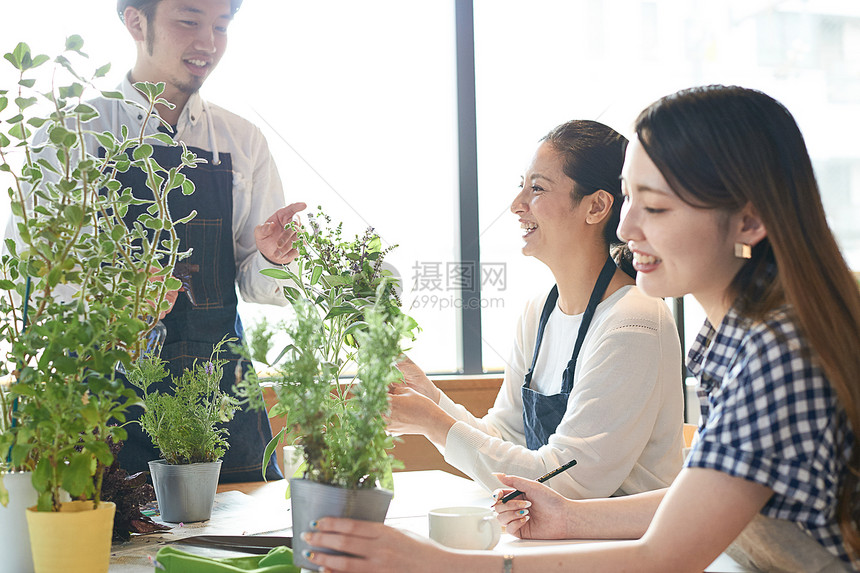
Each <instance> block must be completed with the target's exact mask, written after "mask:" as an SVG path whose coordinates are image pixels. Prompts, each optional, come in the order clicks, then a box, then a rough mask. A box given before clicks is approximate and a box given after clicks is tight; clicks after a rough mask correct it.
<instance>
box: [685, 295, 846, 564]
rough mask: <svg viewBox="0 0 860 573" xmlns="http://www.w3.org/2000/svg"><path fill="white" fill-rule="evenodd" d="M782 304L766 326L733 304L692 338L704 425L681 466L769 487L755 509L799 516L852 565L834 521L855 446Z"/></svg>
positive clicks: (691, 364)
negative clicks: (840, 440) (715, 325)
mask: <svg viewBox="0 0 860 573" xmlns="http://www.w3.org/2000/svg"><path fill="white" fill-rule="evenodd" d="M810 353H811V351H810V349H809V346H808V345H807V344H806V342H805V340H804V339H803V337H802V336H801V335H800V333H799V332H798V331H797V328H796V326H795V323H794V321H793V319H792V318H791V316H790V313H789V312H788V309H787V308H783V309H781V310H780V311H777V312H775V313H773V314H772V315H770V316H769V318H768V320H766V321H765V322H752V321H750V320H748V319H744V318H742V317H740V316H739V315H738V314H737V312H735V311H734V310H730V311H729V312H728V314H726V317H725V318H724V319H723V322H722V324H720V327H719V330H715V329H714V328H713V326H712V325H711V324H710V322H708V321H705V325H704V326H703V327H702V330H701V331H700V332H699V335H698V336H697V337H696V342H695V343H694V344H693V346H692V347H691V348H690V352H689V354H688V356H687V367H688V368H689V369H690V371H691V372H692V373H693V375H694V376H696V377H697V378H698V380H699V396H700V399H701V402H702V420H703V421H702V425H701V427H700V428H699V441H698V443H697V444H696V446H695V447H694V449H693V451H692V452H691V453H690V455H689V456H688V458H687V461H686V462H685V465H686V466H687V467H698V468H709V469H714V470H718V471H721V472H725V473H727V474H729V475H731V476H736V477H741V478H744V479H748V480H750V481H753V482H756V483H760V484H762V485H765V486H767V487H769V488H770V489H772V490H773V492H774V494H773V496H772V497H771V498H770V499H769V500H768V502H767V504H766V505H765V506H764V508H763V509H762V510H761V513H762V514H763V515H765V516H767V517H772V518H777V519H785V520H789V521H793V522H796V523H797V524H798V525H800V527H801V528H802V529H803V530H804V531H806V532H807V533H808V534H809V535H810V536H812V537H813V538H814V539H815V540H816V541H818V543H820V544H821V545H823V546H824V547H825V548H827V549H828V550H829V551H830V552H831V553H833V554H835V555H838V556H839V557H840V558H842V559H843V560H845V561H846V562H849V560H848V556H847V555H846V552H845V548H844V546H843V543H842V534H841V533H840V531H839V525H838V523H837V520H836V505H837V486H838V483H839V476H840V475H841V474H842V472H843V470H844V469H845V466H846V464H847V460H848V457H849V453H850V449H851V446H852V444H853V436H852V434H851V432H845V434H846V435H845V436H844V440H843V441H844V445H843V447H842V448H838V447H837V443H838V438H839V436H840V433H841V432H842V431H844V429H846V428H847V427H848V426H847V423H846V422H845V415H844V410H843V409H842V408H841V406H840V405H839V403H838V401H837V396H836V392H835V391H834V390H833V389H832V388H831V386H830V384H829V383H828V382H827V379H826V378H825V377H824V373H823V372H822V370H821V369H820V368H818V367H817V366H816V365H815V364H814V363H813V361H812V360H811V359H810Z"/></svg>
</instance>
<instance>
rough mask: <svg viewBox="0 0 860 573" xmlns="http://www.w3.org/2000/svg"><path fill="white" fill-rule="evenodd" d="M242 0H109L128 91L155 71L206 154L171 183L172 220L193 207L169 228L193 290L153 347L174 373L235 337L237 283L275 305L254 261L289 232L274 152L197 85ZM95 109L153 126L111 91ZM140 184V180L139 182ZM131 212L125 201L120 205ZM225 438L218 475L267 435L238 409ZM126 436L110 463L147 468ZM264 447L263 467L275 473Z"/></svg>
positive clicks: (184, 134)
mask: <svg viewBox="0 0 860 573" xmlns="http://www.w3.org/2000/svg"><path fill="white" fill-rule="evenodd" d="M241 4H242V0H118V1H117V11H118V13H119V16H120V19H121V20H122V21H123V23H124V24H125V27H126V28H127V30H128V32H129V34H131V37H132V38H133V39H134V41H135V43H136V45H137V59H136V62H135V65H134V68H132V70H131V71H130V72H129V73H128V76H127V77H126V79H125V81H123V83H122V86H121V88H120V89H121V91H122V93H123V94H124V96H125V99H127V100H134V101H138V102H140V103H145V101H146V100H145V98H144V97H143V95H142V94H140V93H139V92H138V91H137V90H136V89H135V88H134V87H133V86H134V83H135V82H141V81H148V82H152V83H157V82H164V83H165V91H164V94H163V96H162V97H164V98H165V99H166V100H168V101H169V102H171V103H172V104H174V105H175V106H176V107H175V108H173V109H168V108H167V107H165V106H157V109H156V111H157V113H158V114H159V116H160V117H161V119H162V120H164V122H166V123H167V124H169V125H170V126H172V128H173V134H172V135H173V137H174V138H175V139H176V140H178V141H182V142H184V143H185V144H186V145H187V146H188V148H189V149H191V150H192V151H194V153H195V154H197V156H198V157H200V158H203V159H205V160H206V162H205V163H202V164H200V165H198V166H197V167H196V168H195V169H187V170H184V171H183V173H184V174H185V176H186V177H188V178H189V179H191V180H192V181H193V182H194V184H195V188H196V190H195V192H194V193H193V194H192V195H189V196H185V195H182V194H179V193H174V194H172V195H171V197H170V209H171V212H172V215H173V218H174V219H178V218H180V217H184V216H185V215H187V214H188V213H190V212H191V211H194V210H196V211H197V216H196V217H195V218H194V219H193V220H192V221H190V222H189V223H187V224H186V225H183V226H182V228H180V229H178V231H179V233H180V237H181V240H182V245H181V248H182V249H183V250H185V249H192V250H193V252H192V255H191V257H190V258H188V259H185V261H183V262H186V263H188V266H187V268H188V269H190V270H191V285H192V290H193V293H194V298H195V303H196V304H195V305H192V304H191V303H190V301H189V298H188V297H185V296H180V297H179V298H178V299H177V301H176V303H175V305H174V307H173V309H172V310H171V312H170V313H169V314H168V315H167V316H166V317H164V318H163V322H164V324H165V325H166V326H167V339H166V341H165V343H164V348H163V350H162V355H161V356H162V358H163V359H165V360H166V361H167V362H168V365H169V370H170V373H171V374H172V375H174V376H178V375H180V374H181V372H182V371H183V370H184V369H185V368H187V367H190V366H191V365H192V363H193V362H194V360H195V359H196V360H201V361H206V360H208V359H209V356H210V354H211V352H212V347H213V345H214V344H215V343H217V342H218V341H220V340H221V339H222V337H224V336H225V335H231V336H233V337H237V338H239V339H240V340H241V339H242V337H243V330H242V323H241V321H240V319H239V315H238V313H237V310H236V304H237V296H236V285H237V284H238V286H239V290H240V291H241V293H242V298H243V299H244V300H246V301H248V302H256V303H268V304H275V305H284V304H286V300H285V299H284V296H283V294H282V292H281V284H280V283H279V281H276V280H274V279H271V278H268V277H266V276H264V275H261V274H260V271H261V270H262V269H265V268H267V267H273V266H279V265H282V264H286V263H288V262H290V261H292V260H293V259H294V258H295V257H296V255H297V252H296V250H295V249H293V248H292V243H293V241H294V240H295V237H296V236H295V233H294V232H293V231H289V230H285V229H284V227H285V225H286V224H287V223H289V222H290V221H291V220H292V219H293V216H294V215H295V214H296V213H297V212H298V211H301V210H302V209H304V208H305V207H306V205H305V204H304V203H293V204H291V205H289V206H286V207H285V206H284V194H283V189H282V187H281V181H280V177H279V176H278V172H277V169H276V167H275V163H274V161H273V159H272V156H271V154H270V152H269V149H268V146H267V144H266V140H265V138H264V137H263V135H262V133H261V132H260V130H259V129H258V128H257V127H256V126H254V125H253V124H251V123H249V122H248V121H246V120H244V119H242V118H240V117H238V116H236V115H234V114H232V113H230V112H228V111H226V110H224V109H222V108H219V107H217V106H214V105H211V104H208V103H207V102H206V101H204V100H203V99H202V98H201V97H200V94H199V93H198V91H199V89H200V87H201V86H202V85H203V83H204V82H205V81H206V78H208V77H209V74H210V73H212V70H213V69H215V66H217V65H218V62H219V61H220V60H221V57H222V56H223V54H224V50H225V48H226V45H227V28H228V26H229V25H230V22H231V21H232V19H233V15H234V14H235V13H236V11H237V10H238V9H239V7H240V5H241ZM94 106H95V107H96V108H97V109H98V111H99V113H100V117H99V118H98V119H97V120H95V121H94V122H93V124H92V128H93V129H95V130H110V131H112V132H114V133H118V131H119V130H120V126H121V125H125V126H128V128H129V130H130V132H131V133H138V132H139V131H140V129H141V127H142V124H143V123H144V122H145V123H146V127H145V129H146V131H147V132H148V133H153V132H155V131H156V130H158V129H162V130H164V129H165V128H164V127H163V125H161V124H160V123H159V121H158V120H157V118H147V117H144V115H145V114H144V113H143V112H141V111H140V109H139V108H137V107H135V106H131V105H128V104H124V103H123V102H122V101H120V100H107V99H104V100H97V101H96V102H94ZM154 155H155V158H156V159H157V160H158V161H159V163H160V164H161V165H162V166H164V167H170V166H174V165H179V164H180V158H179V157H180V150H179V149H178V148H176V147H156V148H155V153H154ZM132 171H133V170H130V171H129V172H128V173H125V174H123V175H124V177H123V178H122V181H123V184H124V185H126V186H131V187H132V189H134V190H135V192H144V191H145V189H146V188H145V185H144V182H143V177H142V175H141V174H139V173H132ZM138 190H141V191H138ZM135 215H136V213H134V212H132V211H131V209H130V210H129V216H135ZM222 358H228V359H230V362H229V363H228V364H227V365H226V366H225V367H224V378H223V379H222V381H221V386H222V388H224V389H226V390H229V389H230V388H231V387H232V385H233V383H234V382H235V380H236V371H235V367H236V361H237V360H238V356H237V355H235V354H232V353H229V351H228V353H227V355H222ZM227 427H228V429H229V432H230V436H229V442H230V448H229V450H228V451H227V454H226V455H225V456H224V461H223V465H222V469H221V481H222V482H224V481H231V482H236V481H255V480H259V479H260V476H261V461H262V457H263V451H264V449H265V446H266V444H267V443H268V441H269V440H270V439H271V437H272V432H271V427H270V425H269V421H268V418H267V417H266V415H265V413H262V414H260V413H257V412H250V411H247V412H246V411H241V412H237V413H236V416H235V418H234V419H233V421H232V422H231V423H230V424H228V426H227ZM127 428H128V432H129V437H128V440H127V442H126V443H125V446H124V447H123V449H122V451H121V452H120V456H119V459H120V463H121V464H122V466H123V467H124V468H125V469H126V470H128V471H129V472H134V471H140V470H145V469H147V462H148V461H149V460H153V459H156V458H157V457H158V455H157V454H156V451H155V450H154V448H152V446H151V445H150V441H149V439H148V438H147V437H146V436H145V435H144V434H143V433H142V432H141V431H140V428H139V426H138V425H137V424H129V426H127ZM274 459H275V458H274V456H272V457H271V458H270V463H269V465H268V467H267V470H266V477H267V478H270V479H273V478H279V477H281V472H280V469H279V468H278V467H277V463H275V462H274Z"/></svg>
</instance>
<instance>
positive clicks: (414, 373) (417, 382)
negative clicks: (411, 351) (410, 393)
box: [392, 356, 442, 404]
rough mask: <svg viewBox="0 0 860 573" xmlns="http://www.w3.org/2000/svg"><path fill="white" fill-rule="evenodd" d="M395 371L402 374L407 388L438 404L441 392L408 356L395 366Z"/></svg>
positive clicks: (395, 386)
mask: <svg viewBox="0 0 860 573" xmlns="http://www.w3.org/2000/svg"><path fill="white" fill-rule="evenodd" d="M397 369H398V370H400V372H402V373H403V383H404V385H405V386H406V387H407V388H412V389H413V390H415V391H416V392H418V393H419V394H423V395H425V396H427V397H428V398H430V399H431V400H432V401H433V402H434V403H436V404H438V403H439V397H440V396H441V394H442V392H441V391H440V390H439V388H437V387H436V385H435V384H433V382H432V381H431V380H430V379H429V378H427V375H426V374H424V371H423V370H421V368H419V367H418V365H417V364H415V363H414V362H412V360H410V359H409V357H408V356H407V357H404V359H403V360H401V361H400V362H399V363H398V364H397ZM401 386H402V385H401ZM397 387H398V386H397V385H396V384H394V385H392V388H397Z"/></svg>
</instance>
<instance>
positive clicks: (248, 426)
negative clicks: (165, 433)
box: [118, 146, 282, 482]
mask: <svg viewBox="0 0 860 573" xmlns="http://www.w3.org/2000/svg"><path fill="white" fill-rule="evenodd" d="M153 149H154V151H153V157H154V159H155V160H156V161H158V163H159V165H161V166H162V167H164V168H165V169H169V168H170V167H175V166H179V165H181V160H180V154H181V152H182V148H181V147H165V146H154V147H153ZM189 149H191V151H193V152H194V153H195V154H196V155H197V156H198V157H199V158H202V159H205V160H206V163H200V164H198V165H197V167H195V168H193V169H184V170H183V171H182V173H183V174H184V175H185V176H186V177H187V178H188V179H190V180H191V181H193V182H194V186H195V191H194V193H193V194H191V195H183V194H182V192H181V190H179V189H176V190H174V191H172V192H171V193H170V196H169V205H170V213H171V217H172V218H173V219H174V220H176V219H180V218H182V217H185V216H186V215H188V214H189V213H191V211H195V210H196V211H197V215H196V216H195V217H194V218H193V219H192V220H191V221H189V222H188V223H185V224H181V225H177V226H176V231H177V233H178V235H179V238H180V241H181V244H180V249H181V250H183V251H184V250H187V249H192V254H191V256H190V257H189V258H187V259H184V260H183V262H184V263H188V268H190V269H192V272H191V276H190V280H191V285H192V290H193V292H194V299H195V303H196V304H195V305H192V304H191V303H190V301H189V297H186V296H184V295H182V294H181V293H180V296H179V297H178V298H177V300H176V304H175V305H174V306H173V310H171V312H170V313H169V314H168V315H167V316H166V317H165V318H163V319H162V322H164V325H165V326H166V327H167V338H166V339H165V341H164V347H163V349H162V351H161V357H162V358H163V359H164V360H166V361H167V365H168V371H169V372H170V374H171V376H175V377H179V376H181V374H182V372H183V371H184V370H185V369H186V368H190V367H191V366H192V364H193V363H194V361H195V360H198V361H202V362H206V361H208V360H209V357H210V355H211V353H212V347H213V345H214V344H216V343H217V342H218V341H220V340H221V339H222V338H223V337H224V336H225V335H229V336H230V337H233V338H237V339H239V341H242V340H243V338H244V332H243V329H242V322H241V320H240V319H239V314H238V312H237V310H236V303H237V296H236V260H235V257H234V254H233V170H232V160H231V158H230V155H229V154H228V153H220V154H219V160H220V161H219V162H218V164H217V165H216V164H213V161H212V154H211V153H210V152H208V151H203V150H201V149H197V148H189ZM118 179H119V180H120V181H121V182H122V184H123V185H124V186H127V187H131V188H132V189H133V190H134V193H135V195H136V196H142V194H143V193H148V192H149V190H148V188H147V187H146V184H145V175H144V173H143V172H142V171H140V170H138V169H130V170H129V171H128V172H126V173H121V174H119V177H118ZM142 211H143V209H142V207H141V206H137V205H132V206H130V207H129V210H128V214H127V215H126V220H130V219H134V218H135V217H137V216H138V215H139V214H140V213H141V212H142ZM223 348H224V351H223V352H222V353H221V355H220V357H221V358H222V359H226V360H229V362H228V363H227V364H225V365H224V376H223V378H222V379H221V389H222V390H224V391H226V392H230V393H232V391H231V389H232V387H233V385H234V384H235V383H236V378H237V375H238V376H241V375H242V374H243V373H244V372H245V371H246V370H247V369H248V368H250V364H249V363H248V361H246V360H240V357H239V356H238V355H237V354H235V353H234V352H232V351H230V350H229V349H228V348H226V346H225V347H223ZM237 365H238V366H239V367H238V372H237ZM168 386H169V378H168V379H165V380H164V381H163V382H162V384H161V385H160V386H152V387H151V389H153V390H156V389H157V390H159V391H161V392H164V391H166V390H167V388H168ZM137 417H139V410H138V409H137V408H133V409H132V412H131V416H130V418H135V419H136V418H137ZM226 427H227V429H228V431H229V432H230V435H229V436H228V438H227V440H228V442H229V444H230V448H229V449H228V450H227V453H226V454H225V455H224V458H223V464H222V465H221V481H222V482H243V481H259V480H260V479H261V478H262V472H261V465H262V459H263V452H264V450H265V448H266V444H267V443H268V442H269V440H271V438H272V429H271V426H270V425H269V420H268V418H267V416H266V413H265V412H256V411H244V410H243V411H237V412H236V414H235V417H234V418H233V420H232V421H231V422H229V423H228V424H227V426H226ZM126 429H127V430H128V439H127V440H126V442H125V445H124V446H123V448H122V450H121V451H120V454H119V460H120V465H121V466H122V467H123V469H125V470H126V471H128V472H129V473H134V472H137V471H145V470H147V469H148V465H147V462H149V461H150V460H154V459H158V458H159V457H160V456H159V455H158V451H157V450H156V449H155V448H154V447H153V446H152V444H151V442H150V440H149V438H148V437H147V436H146V435H145V434H144V433H143V432H142V431H141V429H140V426H139V425H138V424H136V423H132V424H128V425H127V426H126ZM266 477H267V479H279V478H281V477H282V475H281V472H280V469H279V468H278V465H277V462H276V461H275V456H274V455H273V456H271V459H270V463H269V465H268V467H267V469H266Z"/></svg>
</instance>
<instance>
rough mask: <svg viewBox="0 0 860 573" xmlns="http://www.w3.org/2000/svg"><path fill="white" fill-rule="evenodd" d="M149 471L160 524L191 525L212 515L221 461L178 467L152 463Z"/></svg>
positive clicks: (157, 461)
mask: <svg viewBox="0 0 860 573" xmlns="http://www.w3.org/2000/svg"><path fill="white" fill-rule="evenodd" d="M149 471H150V473H151V474H152V485H153V487H154V488H155V498H156V500H157V501H158V510H159V511H160V512H161V519H162V520H163V521H168V522H170V523H179V522H183V523H191V522H194V521H206V520H207V519H209V517H210V516H211V515H212V505H213V504H214V503H215V490H216V489H218V476H219V475H221V460H218V461H217V462H203V463H199V464H182V465H171V464H168V463H167V462H166V461H164V460H154V461H151V462H149Z"/></svg>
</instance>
